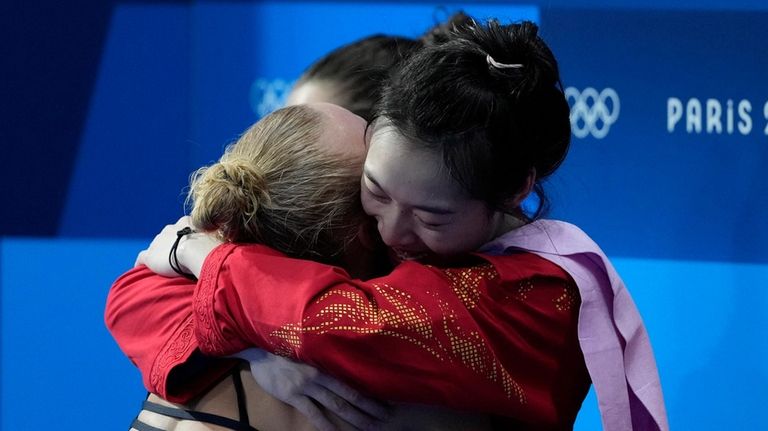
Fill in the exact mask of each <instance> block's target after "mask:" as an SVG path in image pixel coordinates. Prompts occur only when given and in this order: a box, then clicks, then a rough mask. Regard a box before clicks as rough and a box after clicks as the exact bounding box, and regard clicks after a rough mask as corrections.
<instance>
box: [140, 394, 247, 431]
mask: <svg viewBox="0 0 768 431" xmlns="http://www.w3.org/2000/svg"><path fill="white" fill-rule="evenodd" d="M143 407H144V410H146V411H150V412H153V413H158V414H161V415H164V416H168V417H172V418H176V419H184V420H193V421H198V422H206V423H209V424H213V425H219V426H223V427H227V428H229V429H232V430H235V431H258V430H257V429H256V428H253V427H252V426H250V424H248V423H243V422H238V421H236V420H234V419H230V418H228V417H224V416H219V415H215V414H212V413H205V412H198V411H194V410H185V409H179V408H176V407H168V406H163V405H160V404H157V403H153V402H152V401H144V405H143Z"/></svg>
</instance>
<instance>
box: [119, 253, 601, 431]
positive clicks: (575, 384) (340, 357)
mask: <svg viewBox="0 0 768 431" xmlns="http://www.w3.org/2000/svg"><path fill="white" fill-rule="evenodd" d="M579 303H580V300H579V296H578V290H577V289H576V287H575V286H574V284H573V282H572V280H571V278H570V276H569V275H568V274H567V273H565V272H564V271H563V270H562V269H561V268H559V267H558V266H556V265H555V264H553V263H551V262H549V261H547V260H545V259H543V258H541V257H538V256H536V255H534V254H530V253H516V254H512V255H506V256H485V255H484V256H479V259H478V261H477V262H474V263H473V264H472V265H467V266H465V267H461V268H448V269H440V268H436V267H433V266H429V265H422V264H419V263H415V262H405V263H402V264H400V265H399V266H398V267H397V268H396V269H395V270H394V271H393V272H392V273H391V274H389V275H387V276H385V277H381V278H376V279H372V280H369V281H360V280H353V279H351V278H350V277H349V276H348V275H347V273H346V272H345V271H344V270H342V269H340V268H338V267H332V266H328V265H324V264H320V263H315V262H309V261H300V260H296V259H291V258H288V257H285V256H283V255H281V254H279V253H277V252H275V251H273V250H271V249H269V248H267V247H264V246H260V245H232V244H225V245H222V246H220V247H219V248H217V249H216V250H214V252H213V253H212V254H211V255H210V256H209V257H208V259H207V260H206V262H205V265H204V267H203V271H202V273H201V278H200V281H199V282H198V284H197V286H195V285H194V284H192V283H190V282H188V281H186V280H183V279H168V278H164V277H161V276H156V275H152V274H151V273H149V272H148V270H147V269H146V268H137V269H134V270H132V271H130V272H128V273H127V274H125V275H124V276H122V277H121V278H120V279H118V280H117V281H116V282H115V284H114V286H113V287H112V290H111V292H110V296H109V299H108V303H107V311H106V321H107V326H108V327H109V329H110V331H112V334H113V336H114V337H115V339H116V340H117V341H118V343H119V344H120V346H121V348H122V349H123V351H124V352H125V353H126V354H127V355H128V356H129V357H130V358H131V359H132V360H133V361H134V363H135V364H136V365H137V366H138V367H139V369H140V370H141V372H142V376H143V378H144V382H145V385H146V386H147V388H148V389H149V390H150V391H152V392H156V393H158V394H159V395H161V396H164V397H166V398H168V399H170V400H172V401H180V402H183V401H185V400H188V399H189V398H191V397H192V396H194V395H197V394H198V393H199V391H200V388H202V387H204V386H205V385H206V384H208V383H210V382H211V380H212V379H215V377H218V375H219V374H220V372H221V368H222V367H223V365H217V366H214V367H213V368H211V369H209V370H208V371H207V372H206V373H203V374H199V375H197V376H196V379H187V382H188V384H187V385H183V386H182V385H181V384H179V383H176V382H178V379H176V380H174V379H170V380H169V375H171V374H172V372H176V371H177V370H178V368H179V367H181V366H182V365H183V364H186V363H187V361H188V360H189V358H190V357H191V356H192V355H193V353H194V352H195V351H197V350H198V349H199V351H201V352H203V353H205V354H208V355H227V354H231V353H234V352H237V351H240V350H242V349H244V348H246V347H250V346H257V347H261V348H264V349H266V350H269V351H272V352H275V353H278V354H282V355H286V356H289V357H291V358H294V359H297V360H300V361H302V362H306V363H309V364H312V365H314V366H316V367H318V368H320V369H322V370H324V371H326V372H327V373H329V374H331V375H334V376H335V377H337V378H339V379H341V380H343V381H345V382H347V383H348V384H351V385H352V386H355V387H356V388H358V389H360V390H361V391H364V392H366V393H368V394H370V395H373V396H375V397H378V398H381V399H387V400H393V401H402V402H413V403H425V404H440V405H444V406H448V407H452V408H457V409H464V410H473V411H481V412H488V413H494V414H498V415H504V416H507V417H509V418H510V423H515V424H518V426H520V427H521V428H526V429H528V428H530V429H538V428H541V429H550V428H551V429H557V428H560V427H562V428H569V427H571V426H572V424H573V422H574V420H575V417H576V414H577V412H578V410H579V408H580V406H581V402H582V400H583V399H584V397H585V395H586V392H587V390H588V388H589V377H588V374H587V371H586V368H585V365H584V360H583V356H582V354H581V350H580V348H579V341H578V338H577V335H576V331H577V319H578V312H579ZM193 332H194V336H193ZM525 424H531V426H529V427H526V426H525ZM534 424H535V425H534Z"/></svg>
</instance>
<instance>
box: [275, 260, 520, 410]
mask: <svg viewBox="0 0 768 431" xmlns="http://www.w3.org/2000/svg"><path fill="white" fill-rule="evenodd" d="M450 271H451V273H450V274H449V275H448V278H449V279H450V280H451V281H452V287H453V292H450V291H445V290H442V291H440V292H435V291H432V292H425V294H428V295H431V296H432V297H433V299H432V300H430V302H429V303H430V304H437V306H433V307H430V308H429V309H427V307H426V306H425V305H424V304H422V303H421V302H420V301H417V300H414V299H413V297H412V296H411V295H410V294H409V293H407V292H404V291H402V290H399V289H396V288H394V287H392V286H390V285H388V284H376V285H374V288H375V289H376V292H377V298H379V299H378V300H379V301H380V302H381V303H377V301H376V299H375V298H373V297H370V296H368V295H366V294H365V293H364V292H362V291H358V290H346V289H331V290H330V291H328V292H326V293H325V294H323V295H322V296H320V297H319V298H318V299H317V300H316V301H315V303H314V306H317V308H315V310H317V311H316V312H315V313H314V314H313V315H311V316H307V317H305V318H304V319H302V321H301V323H298V324H287V325H283V326H282V327H280V328H279V329H277V330H275V331H273V332H272V333H271V334H270V336H271V342H272V344H273V346H274V347H275V349H276V350H277V352H278V353H279V354H283V355H285V356H289V357H297V356H298V355H297V353H298V351H299V350H300V349H301V348H302V337H303V336H304V335H307V334H325V333H327V332H329V331H341V332H344V331H349V332H353V333H357V334H376V335H381V336H386V337H394V338H397V339H400V340H403V341H404V342H406V343H409V344H411V345H413V346H416V347H418V348H419V349H421V350H422V351H425V352H427V353H429V354H430V355H431V356H432V357H434V358H435V359H436V360H438V361H440V362H448V363H456V364H460V365H461V366H463V367H466V368H468V369H470V370H472V371H473V372H475V373H477V374H478V375H479V376H482V377H483V378H485V379H486V380H488V381H490V382H492V383H495V384H497V385H499V388H500V389H502V390H503V391H504V393H505V394H506V396H507V398H509V399H515V400H517V401H518V402H520V403H521V404H525V403H526V396H525V392H524V391H523V389H522V387H521V386H520V385H519V384H518V383H517V382H516V381H515V380H514V379H513V378H512V377H511V376H510V375H509V372H508V371H507V370H506V369H505V368H504V367H503V366H502V364H501V363H500V362H499V360H498V359H497V357H496V356H495V355H494V352H493V350H492V349H491V347H490V346H489V345H488V344H487V342H486V340H485V339H484V338H483V336H482V334H481V333H480V332H478V331H477V330H475V329H474V328H475V326H474V325H471V327H462V325H461V323H460V320H459V316H461V315H466V313H467V311H466V310H467V309H471V308H473V307H475V306H476V304H477V301H478V299H479V286H480V283H481V281H482V280H483V278H486V279H489V278H495V277H498V273H496V271H495V270H494V268H493V267H492V266H491V265H482V266H480V267H475V268H467V269H464V270H450ZM452 294H455V295H456V296H455V297H452V296H451V295H452ZM442 295H448V296H442ZM457 299H458V300H459V301H458V302H457ZM457 308H458V309H457ZM465 308H466V309H465ZM430 310H431V312H430ZM465 324H466V323H465Z"/></svg>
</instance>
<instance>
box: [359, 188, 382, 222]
mask: <svg viewBox="0 0 768 431" xmlns="http://www.w3.org/2000/svg"><path fill="white" fill-rule="evenodd" d="M360 203H362V204H363V211H365V213H366V214H368V215H369V216H373V217H376V216H377V215H378V212H379V211H378V209H379V207H380V205H378V204H379V203H378V202H377V201H376V200H375V199H373V198H371V197H370V196H368V194H367V193H366V192H365V191H361V192H360Z"/></svg>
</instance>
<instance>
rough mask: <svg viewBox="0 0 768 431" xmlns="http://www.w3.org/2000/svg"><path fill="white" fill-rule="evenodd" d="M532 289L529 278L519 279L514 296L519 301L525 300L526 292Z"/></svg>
mask: <svg viewBox="0 0 768 431" xmlns="http://www.w3.org/2000/svg"><path fill="white" fill-rule="evenodd" d="M532 290H533V281H531V279H530V278H526V279H524V280H520V283H518V285H517V292H516V293H515V297H516V298H517V299H518V300H520V301H525V300H526V299H528V294H529V293H531V291H532Z"/></svg>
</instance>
